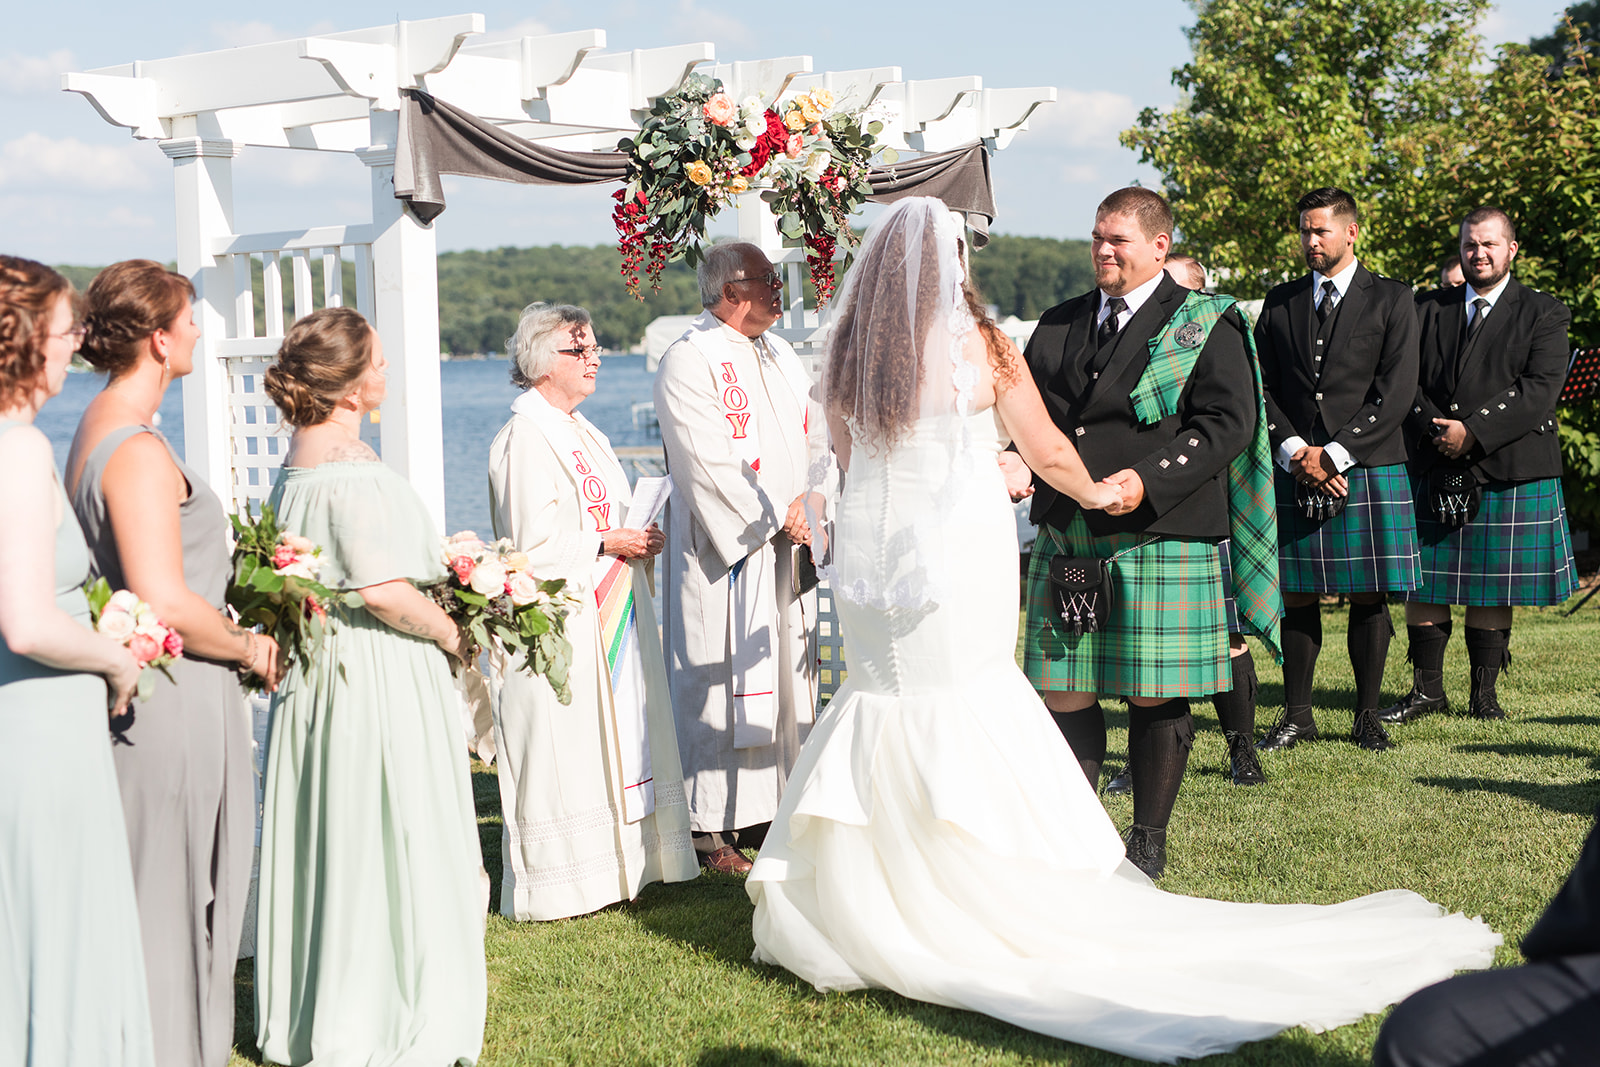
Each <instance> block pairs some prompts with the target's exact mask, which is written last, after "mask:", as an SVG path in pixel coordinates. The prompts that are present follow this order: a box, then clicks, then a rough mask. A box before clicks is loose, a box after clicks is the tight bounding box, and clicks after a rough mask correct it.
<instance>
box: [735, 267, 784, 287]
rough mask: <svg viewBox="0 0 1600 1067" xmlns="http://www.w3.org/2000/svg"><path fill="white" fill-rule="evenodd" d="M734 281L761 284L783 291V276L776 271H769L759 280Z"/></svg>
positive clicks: (742, 279)
mask: <svg viewBox="0 0 1600 1067" xmlns="http://www.w3.org/2000/svg"><path fill="white" fill-rule="evenodd" d="M733 281H734V282H760V283H761V284H762V285H765V286H767V287H768V288H769V289H781V288H782V287H783V275H781V274H779V273H778V272H777V271H775V270H769V271H767V273H765V274H763V275H761V276H760V277H757V278H734V279H733Z"/></svg>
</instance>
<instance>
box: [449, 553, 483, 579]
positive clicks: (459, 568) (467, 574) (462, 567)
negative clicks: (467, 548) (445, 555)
mask: <svg viewBox="0 0 1600 1067" xmlns="http://www.w3.org/2000/svg"><path fill="white" fill-rule="evenodd" d="M450 569H451V570H452V571H454V572H455V576H456V581H458V582H460V583H461V584H462V585H471V584H472V572H473V571H475V570H477V569H478V565H477V564H476V563H474V562H473V561H472V557H471V556H456V557H454V558H453V559H451V560H450Z"/></svg>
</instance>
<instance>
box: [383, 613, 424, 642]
mask: <svg viewBox="0 0 1600 1067" xmlns="http://www.w3.org/2000/svg"><path fill="white" fill-rule="evenodd" d="M389 625H390V626H393V627H394V628H395V629H396V630H400V631H402V632H404V633H408V634H411V635H413V636H414V637H427V638H431V637H432V636H433V635H432V634H431V633H429V631H428V624H427V623H425V622H420V621H418V620H417V619H413V618H412V617H411V616H409V615H407V614H405V613H404V612H401V614H400V617H399V618H398V619H396V620H395V621H394V622H392V623H390V624H389Z"/></svg>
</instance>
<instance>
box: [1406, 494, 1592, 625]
mask: <svg viewBox="0 0 1600 1067" xmlns="http://www.w3.org/2000/svg"><path fill="white" fill-rule="evenodd" d="M1416 507H1417V539H1418V541H1419V542H1420V543H1421V548H1422V585H1421V586H1420V587H1419V588H1418V589H1417V590H1416V591H1415V592H1413V593H1409V594H1407V596H1406V599H1407V600H1416V601H1420V602H1421V603H1424V604H1470V605H1474V606H1477V607H1507V606H1510V605H1513V604H1559V603H1561V602H1562V601H1563V600H1565V599H1567V597H1569V596H1571V595H1572V593H1573V591H1574V590H1576V589H1577V588H1578V570H1577V566H1576V565H1575V564H1574V563H1573V560H1572V537H1571V535H1570V534H1569V533H1568V532H1567V507H1566V503H1565V502H1564V500H1563V499H1562V496H1561V479H1560V478H1542V479H1540V480H1538V481H1533V482H1491V483H1489V484H1488V485H1485V486H1484V487H1483V505H1482V506H1481V507H1479V509H1478V515H1477V518H1475V519H1473V520H1472V521H1471V522H1469V523H1467V525H1465V526H1463V527H1461V528H1460V529H1454V530H1452V529H1448V528H1446V527H1444V526H1441V525H1439V523H1437V522H1435V521H1434V519H1433V511H1432V509H1431V508H1430V507H1429V504H1428V479H1427V478H1426V477H1419V478H1417V479H1416Z"/></svg>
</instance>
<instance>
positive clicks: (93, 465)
mask: <svg viewBox="0 0 1600 1067" xmlns="http://www.w3.org/2000/svg"><path fill="white" fill-rule="evenodd" d="M193 296H194V289H193V287H192V286H191V285H190V284H189V281H188V279H186V278H184V277H183V276H182V275H179V274H174V273H172V272H171V271H168V270H167V269H166V268H164V267H162V266H161V265H160V264H159V263H154V262H151V261H150V260H130V261H128V262H124V263H118V264H115V265H113V266H111V267H107V268H106V269H105V270H104V271H101V272H100V274H99V275H98V276H97V277H96V278H95V280H94V282H93V283H92V284H91V285H90V286H89V292H88V300H87V312H86V315H85V324H86V325H87V327H88V331H89V332H88V336H87V337H86V339H85V340H84V344H83V356H84V358H85V359H86V360H88V362H89V363H90V364H92V365H93V366H94V367H95V369H96V370H100V371H105V372H108V373H109V374H110V381H109V382H107V384H106V387H105V389H104V390H103V391H102V392H101V393H100V395H98V396H97V397H95V399H94V400H93V401H91V402H90V404H89V407H88V408H87V410H85V412H84V415H83V421H82V422H81V423H79V425H78V433H77V436H76V437H75V438H74V439H73V442H72V451H71V453H70V454H69V455H68V457H67V475H68V487H69V489H70V493H71V498H72V507H73V510H74V511H76V512H77V515H78V521H79V523H81V524H82V526H83V532H84V536H85V538H86V539H87V540H88V543H89V549H90V553H91V556H92V558H93V570H94V573H95V574H97V575H100V576H103V577H105V578H106V579H107V580H108V581H109V582H110V583H111V585H112V587H113V588H126V589H131V590H132V591H133V592H134V593H136V594H138V596H139V597H140V599H142V600H144V601H146V602H147V603H148V604H149V605H150V606H151V607H152V608H154V609H155V612H156V614H157V615H159V616H160V617H161V619H162V620H163V621H164V622H165V623H166V624H167V625H168V626H170V627H172V628H173V629H175V630H177V631H178V633H179V634H180V635H181V636H182V637H183V644H184V658H183V659H182V660H179V661H178V663H177V664H175V669H174V670H173V672H172V673H173V679H174V681H172V682H168V681H167V680H166V679H165V678H162V677H160V676H158V677H157V681H156V690H155V694H154V696H153V697H152V698H151V699H150V700H148V701H138V702H137V703H135V705H134V706H133V707H132V708H131V709H130V711H129V712H128V714H126V715H123V716H119V717H117V718H115V719H113V720H112V723H111V729H112V754H113V757H114V758H115V760H116V765H117V781H118V785H119V786H120V788H121V792H122V807H123V814H124V815H125V816H126V819H127V829H128V844H129V846H130V849H131V852H132V855H133V879H134V888H135V891H136V893H137V895H138V901H139V924H140V929H141V931H142V932H143V935H144V953H145V967H146V973H147V974H148V976H149V988H150V1015H151V1023H152V1028H153V1030H154V1034H155V1047H156V1058H157V1060H158V1061H159V1062H160V1063H161V1064H162V1065H163V1067H222V1065H223V1064H225V1063H227V1061H228V1055H229V1052H230V1050H231V1049H232V1047H233V965H234V959H235V957H236V956H237V955H238V952H239V937H240V934H241V932H242V929H243V924H244V905H245V899H246V896H247V895H248V893H249V888H250V886H249V883H250V858H251V852H252V850H253V848H254V836H255V810H254V809H255V791H254V784H253V781H252V775H253V773H254V769H253V767H252V765H251V759H250V724H249V719H248V715H247V712H246V708H245V701H244V695H243V692H242V691H241V690H240V688H239V681H238V679H237V678H236V677H235V671H251V672H254V673H255V674H257V675H259V676H261V677H263V678H265V679H266V680H267V683H268V688H274V687H275V686H276V685H277V678H278V674H279V672H280V670H281V664H280V661H279V656H278V648H277V645H276V643H274V642H273V640H272V639H271V638H270V637H266V636H263V635H260V634H254V633H250V632H248V631H246V630H243V629H241V628H240V627H238V626H237V625H235V624H234V623H233V622H232V621H230V620H229V619H228V617H227V616H226V615H224V614H223V613H222V607H223V597H224V594H225V592H226V589H227V582H228V577H229V574H230V570H231V567H230V561H229V553H228V537H227V530H228V522H227V518H226V516H225V514H224V513H223V510H222V504H221V502H220V501H219V500H218V499H217V496H216V494H215V493H213V492H212V491H211V490H210V489H209V488H207V486H206V484H205V483H204V482H203V481H201V480H200V478H199V476H198V475H197V474H195V472H194V471H192V470H190V469H189V468H188V467H186V466H184V464H183V462H182V461H181V460H180V459H179V458H178V457H177V455H176V454H175V453H174V452H173V451H172V449H171V448H170V446H168V444H167V442H166V440H165V439H164V438H163V437H162V436H161V435H160V434H159V433H157V432H156V431H155V429H153V428H152V422H153V419H154V415H155V411H156V408H157V407H159V406H160V404H161V398H162V396H163V395H164V394H165V392H166V390H167V386H168V385H170V384H171V383H172V382H173V381H174V380H176V379H178V378H181V377H183V376H184V375H185V374H188V373H189V371H190V370H191V369H192V368H193V358H194V345H195V341H196V340H197V339H198V338H199V336H200V331H199V328H198V327H197V326H195V324H194V319H193V315H192V313H191V310H190V306H189V302H190V300H192V299H193Z"/></svg>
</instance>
